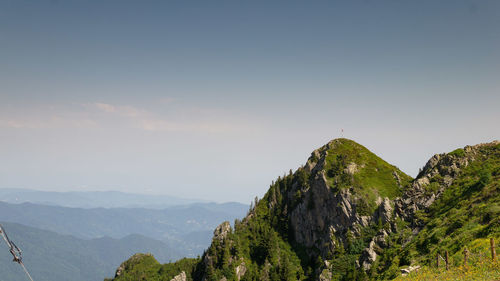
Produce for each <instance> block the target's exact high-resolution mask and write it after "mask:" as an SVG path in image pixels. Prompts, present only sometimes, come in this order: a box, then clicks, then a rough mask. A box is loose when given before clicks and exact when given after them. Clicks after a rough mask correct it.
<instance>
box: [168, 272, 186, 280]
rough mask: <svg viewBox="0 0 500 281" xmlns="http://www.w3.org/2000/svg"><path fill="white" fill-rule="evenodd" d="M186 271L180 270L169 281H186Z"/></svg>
mask: <svg viewBox="0 0 500 281" xmlns="http://www.w3.org/2000/svg"><path fill="white" fill-rule="evenodd" d="M186 280H187V277H186V272H184V271H183V272H181V273H180V274H179V275H176V276H175V277H174V278H172V279H171V280H170V281H186Z"/></svg>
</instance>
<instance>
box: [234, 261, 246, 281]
mask: <svg viewBox="0 0 500 281" xmlns="http://www.w3.org/2000/svg"><path fill="white" fill-rule="evenodd" d="M245 272H247V268H246V266H245V263H244V262H243V263H241V264H240V265H238V266H237V267H236V280H238V281H240V279H241V277H243V275H245Z"/></svg>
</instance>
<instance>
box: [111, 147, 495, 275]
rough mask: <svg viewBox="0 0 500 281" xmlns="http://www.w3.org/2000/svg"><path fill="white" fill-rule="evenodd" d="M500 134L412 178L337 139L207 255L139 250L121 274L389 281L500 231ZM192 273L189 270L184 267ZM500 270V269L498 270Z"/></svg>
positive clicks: (221, 232)
mask: <svg viewBox="0 0 500 281" xmlns="http://www.w3.org/2000/svg"><path fill="white" fill-rule="evenodd" d="M499 203H500V143H499V142H492V143H487V144H479V145H475V146H466V147H465V148H463V149H457V150H455V151H452V152H450V153H447V154H445V153H443V154H437V155H435V156H433V157H432V158H431V159H430V160H429V161H428V162H427V164H426V165H425V166H424V168H423V169H422V171H421V172H420V173H419V175H418V176H417V178H415V179H412V178H411V177H409V176H408V175H406V174H404V173H403V172H401V171H400V170H399V169H397V168H396V167H395V166H392V165H390V164H388V163H387V162H385V161H383V160H382V159H380V158H379V157H377V156H376V155H374V154H373V153H371V152H370V151H368V150H367V149H366V148H364V147H363V146H361V145H359V144H357V143H355V142H353V141H351V140H347V139H337V140H333V141H331V142H329V143H328V144H326V145H325V146H323V147H321V148H319V149H317V150H315V151H314V152H313V153H312V154H311V157H310V158H309V159H308V161H307V162H306V164H305V165H304V166H303V167H300V168H299V169H297V170H296V171H295V172H294V173H292V172H290V173H289V174H288V175H285V176H284V177H280V178H278V179H277V180H276V182H273V183H272V184H271V186H270V188H269V190H268V192H267V193H266V194H265V195H264V197H263V198H262V199H261V200H256V202H255V204H254V205H253V206H252V208H251V210H250V211H249V213H248V214H247V216H246V217H245V218H244V219H243V220H242V221H239V220H237V221H235V224H234V229H233V228H231V225H230V224H229V223H228V222H225V223H223V224H221V225H219V227H217V228H216V230H215V232H214V237H213V239H212V244H211V246H210V247H209V248H208V249H207V250H206V252H205V253H204V255H203V256H202V257H201V259H192V260H185V261H183V263H182V264H181V263H173V264H165V265H160V264H159V263H158V262H156V261H154V258H153V257H151V256H135V257H134V258H133V259H131V260H129V261H127V262H126V263H124V264H123V265H126V266H125V267H124V268H125V269H124V270H121V271H120V272H118V273H119V275H117V276H116V278H115V279H114V280H116V281H123V280H137V279H134V278H136V277H137V276H138V275H137V274H139V273H140V272H142V274H143V276H145V278H147V280H170V279H171V278H173V277H174V276H176V275H178V277H179V278H181V277H184V275H185V278H181V279H187V280H388V279H394V278H396V277H398V276H399V274H400V271H401V269H402V268H408V267H409V266H414V267H412V268H415V266H416V265H419V266H430V265H431V263H432V262H433V261H434V260H435V257H436V254H437V253H443V251H448V252H449V253H450V255H451V259H452V262H453V264H454V265H457V264H459V263H460V252H461V251H463V249H464V248H465V247H468V248H473V245H474V244H475V243H479V241H482V240H481V239H483V240H484V239H485V238H488V237H494V238H498V237H500V221H499V218H500V204H499ZM181 273H182V274H183V275H179V274H181ZM492 274H493V275H490V276H496V277H495V278H500V272H496V273H495V272H493V273H492Z"/></svg>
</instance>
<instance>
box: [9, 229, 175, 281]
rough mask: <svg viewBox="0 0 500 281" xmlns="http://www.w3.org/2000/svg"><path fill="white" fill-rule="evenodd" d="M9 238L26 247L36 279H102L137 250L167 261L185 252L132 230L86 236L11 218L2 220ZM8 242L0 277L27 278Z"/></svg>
mask: <svg viewBox="0 0 500 281" xmlns="http://www.w3.org/2000/svg"><path fill="white" fill-rule="evenodd" d="M0 223H1V224H2V225H3V226H4V227H5V229H6V231H7V232H8V234H9V236H10V238H11V239H12V240H13V241H14V242H15V243H16V244H17V245H18V246H19V247H20V248H21V249H22V250H23V252H24V263H25V265H26V267H27V269H28V270H29V271H30V273H31V274H32V275H33V278H34V279H35V280H36V281H101V280H102V279H103V276H113V275H114V270H115V268H116V267H117V266H118V265H119V264H120V262H121V261H122V260H124V259H127V258H128V257H130V256H131V255H133V254H134V253H136V252H150V253H152V254H154V255H155V257H157V258H158V259H160V260H163V261H165V262H167V261H170V260H172V261H173V260H176V259H178V258H180V257H181V256H182V255H181V254H179V253H178V252H176V251H174V250H172V249H171V248H169V247H168V246H167V245H166V244H165V243H163V242H160V241H158V240H154V239H151V238H147V237H145V236H142V235H138V234H132V235H128V236H126V237H124V238H121V239H113V238H109V237H104V238H98V239H91V240H83V239H79V238H76V237H74V236H70V235H61V234H58V233H55V232H51V231H45V230H40V229H37V228H33V227H27V226H24V225H20V224H16V223H8V222H0ZM11 261H12V256H11V255H10V253H9V251H8V248H7V246H6V245H5V243H3V240H2V241H1V243H0V281H25V280H28V279H27V277H26V275H25V273H24V272H23V270H22V268H21V267H20V266H19V265H18V264H17V263H13V262H11Z"/></svg>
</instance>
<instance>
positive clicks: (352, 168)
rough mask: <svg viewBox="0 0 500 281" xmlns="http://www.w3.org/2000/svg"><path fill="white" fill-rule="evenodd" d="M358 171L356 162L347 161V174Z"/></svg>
mask: <svg viewBox="0 0 500 281" xmlns="http://www.w3.org/2000/svg"><path fill="white" fill-rule="evenodd" d="M357 171H358V165H356V163H349V165H347V168H346V172H347V173H348V174H349V175H354V174H355V173H356V172H357Z"/></svg>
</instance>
